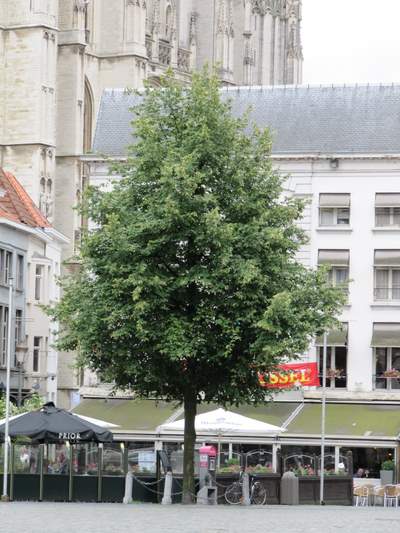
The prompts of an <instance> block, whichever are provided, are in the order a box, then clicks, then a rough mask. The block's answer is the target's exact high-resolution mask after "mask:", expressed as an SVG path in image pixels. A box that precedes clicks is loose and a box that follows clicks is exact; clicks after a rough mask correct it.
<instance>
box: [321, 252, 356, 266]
mask: <svg viewBox="0 0 400 533" xmlns="http://www.w3.org/2000/svg"><path fill="white" fill-rule="evenodd" d="M349 263H350V251H349V250H319V251H318V265H333V266H349Z"/></svg>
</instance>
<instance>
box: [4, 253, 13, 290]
mask: <svg viewBox="0 0 400 533" xmlns="http://www.w3.org/2000/svg"><path fill="white" fill-rule="evenodd" d="M11 277H12V253H11V252H7V251H6V257H5V271H4V283H5V284H6V285H8V282H9V280H10V278H11Z"/></svg>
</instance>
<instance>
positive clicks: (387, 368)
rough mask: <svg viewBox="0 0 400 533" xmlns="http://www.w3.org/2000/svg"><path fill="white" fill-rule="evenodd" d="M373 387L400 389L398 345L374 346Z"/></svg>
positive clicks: (399, 350) (399, 349) (399, 354)
mask: <svg viewBox="0 0 400 533" xmlns="http://www.w3.org/2000/svg"><path fill="white" fill-rule="evenodd" d="M375 388H376V389H385V390H398V389H400V347H399V348H397V347H392V348H389V347H388V348H375Z"/></svg>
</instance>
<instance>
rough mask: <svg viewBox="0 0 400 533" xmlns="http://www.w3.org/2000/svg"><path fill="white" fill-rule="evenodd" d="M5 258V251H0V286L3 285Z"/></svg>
mask: <svg viewBox="0 0 400 533" xmlns="http://www.w3.org/2000/svg"><path fill="white" fill-rule="evenodd" d="M5 258H6V251H5V250H2V249H0V284H4V278H5V270H6V267H5V260H6V259H5Z"/></svg>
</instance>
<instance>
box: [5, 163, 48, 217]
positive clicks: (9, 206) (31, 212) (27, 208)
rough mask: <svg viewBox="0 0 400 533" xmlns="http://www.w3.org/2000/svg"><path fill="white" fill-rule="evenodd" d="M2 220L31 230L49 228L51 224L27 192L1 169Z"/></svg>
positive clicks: (13, 177)
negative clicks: (28, 227)
mask: <svg viewBox="0 0 400 533" xmlns="http://www.w3.org/2000/svg"><path fill="white" fill-rule="evenodd" d="M0 218H6V219H7V220H11V221H12V222H17V223H18V224H25V225H27V226H30V227H31V228H49V227H51V224H50V222H49V221H48V220H47V219H46V218H45V217H44V216H43V215H42V213H41V212H40V211H39V209H38V208H37V207H36V205H35V204H34V203H33V201H32V199H31V197H30V196H29V194H28V193H27V192H26V190H25V189H24V188H23V187H22V185H21V184H20V183H19V181H18V180H17V178H16V177H15V176H13V174H11V173H10V172H5V171H4V170H3V169H1V168H0Z"/></svg>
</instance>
